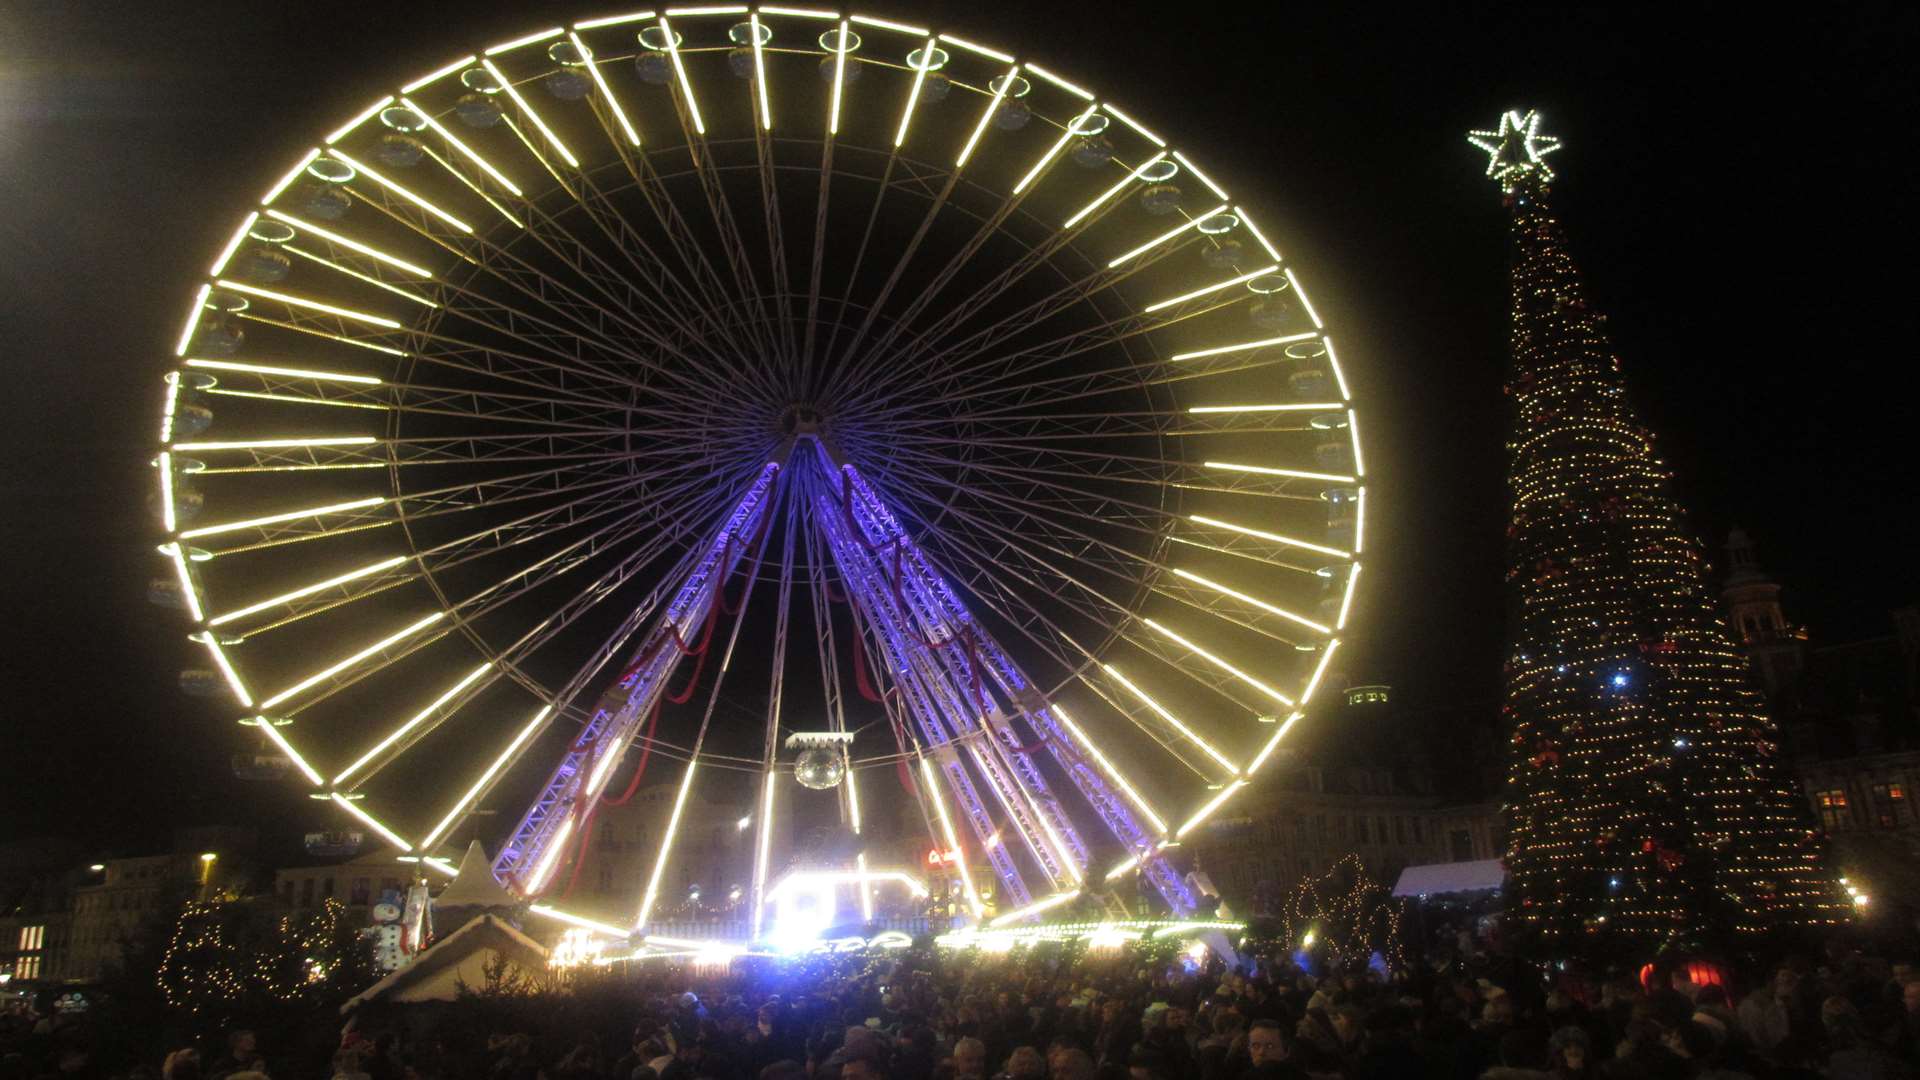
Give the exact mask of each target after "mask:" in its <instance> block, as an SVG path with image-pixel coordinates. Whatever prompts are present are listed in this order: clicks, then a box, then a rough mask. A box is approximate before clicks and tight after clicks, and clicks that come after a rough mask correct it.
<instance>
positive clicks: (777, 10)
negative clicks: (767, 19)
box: [760, 4, 840, 19]
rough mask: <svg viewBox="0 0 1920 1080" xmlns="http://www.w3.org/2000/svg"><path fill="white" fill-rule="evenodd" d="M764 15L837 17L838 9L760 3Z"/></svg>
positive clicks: (838, 15) (812, 17)
mask: <svg viewBox="0 0 1920 1080" xmlns="http://www.w3.org/2000/svg"><path fill="white" fill-rule="evenodd" d="M760 14H762V15H794V16H797V17H799V18H802V19H837V18H839V17H840V13H839V12H837V11H823V10H821V9H820V8H797V7H774V6H773V5H772V4H762V5H760Z"/></svg>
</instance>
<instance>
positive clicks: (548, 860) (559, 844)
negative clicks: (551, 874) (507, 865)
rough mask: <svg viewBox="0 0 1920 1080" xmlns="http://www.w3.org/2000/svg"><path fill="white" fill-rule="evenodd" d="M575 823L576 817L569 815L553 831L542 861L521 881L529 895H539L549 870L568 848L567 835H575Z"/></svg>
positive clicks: (521, 886)
mask: <svg viewBox="0 0 1920 1080" xmlns="http://www.w3.org/2000/svg"><path fill="white" fill-rule="evenodd" d="M573 823H574V819H573V818H571V817H569V818H567V819H566V820H565V821H562V822H561V823H560V827H559V828H558V829H555V830H554V831H553V836H552V838H551V839H549V840H548V841H547V850H546V851H545V852H543V853H542V854H541V856H540V861H539V862H538V863H536V864H534V867H533V874H532V875H531V876H530V877H528V878H527V879H526V880H525V881H522V882H521V883H520V889H521V891H522V892H524V893H526V894H527V895H528V896H537V895H539V893H540V887H541V886H542V885H544V884H546V880H547V872H548V871H549V870H552V869H553V864H554V862H555V860H557V859H559V858H560V853H561V852H562V851H565V850H566V849H567V837H569V836H572V835H573Z"/></svg>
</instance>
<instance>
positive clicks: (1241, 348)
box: [1168, 334, 1320, 412]
mask: <svg viewBox="0 0 1920 1080" xmlns="http://www.w3.org/2000/svg"><path fill="white" fill-rule="evenodd" d="M1319 336H1320V335H1318V334H1287V335H1284V336H1282V337H1275V338H1264V339H1262V340H1260V341H1243V342H1241V343H1240V344H1238V345H1220V346H1216V347H1214V348H1211V349H1197V350H1195V351H1193V352H1183V353H1175V354H1173V355H1172V356H1171V357H1168V359H1170V360H1198V359H1200V358H1201V357H1203V356H1222V355H1225V354H1226V353H1236V352H1247V351H1249V350H1251V349H1265V348H1268V347H1269V346H1273V345H1288V344H1291V343H1293V342H1296V341H1308V340H1311V339H1313V338H1316V337H1319ZM1195 411H1196V412H1197V411H1199V410H1197V409H1196V410H1195Z"/></svg>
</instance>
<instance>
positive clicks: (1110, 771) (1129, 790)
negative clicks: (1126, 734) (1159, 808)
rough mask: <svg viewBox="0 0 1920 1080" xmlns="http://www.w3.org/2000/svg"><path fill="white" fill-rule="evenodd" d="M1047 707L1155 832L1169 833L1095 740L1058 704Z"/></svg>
mask: <svg viewBox="0 0 1920 1080" xmlns="http://www.w3.org/2000/svg"><path fill="white" fill-rule="evenodd" d="M1047 707H1048V708H1049V709H1052V710H1053V715H1055V716H1057V717H1059V718H1060V722H1061V723H1063V724H1065V725H1066V726H1067V731H1069V732H1070V733H1072V735H1073V737H1074V740H1075V741H1077V742H1078V743H1079V744H1080V748H1081V749H1082V750H1085V751H1086V752H1087V753H1089V754H1091V755H1093V760H1094V761H1095V762H1097V763H1098V764H1099V766H1100V769H1101V771H1102V772H1105V773H1106V774H1107V777H1108V778H1109V779H1111V780H1112V781H1113V782H1114V783H1116V784H1119V785H1120V790H1121V791H1124V792H1126V795H1127V798H1128V799H1129V800H1131V801H1132V803H1133V805H1134V808H1135V809H1137V810H1139V811H1140V812H1141V813H1142V814H1144V815H1146V818H1147V820H1148V821H1150V822H1152V823H1153V828H1154V831H1155V832H1158V833H1161V834H1162V835H1164V834H1165V833H1166V831H1167V823H1166V822H1164V821H1162V820H1160V815H1159V814H1156V813H1154V812H1153V807H1151V806H1148V805H1147V800H1146V799H1144V798H1142V797H1141V795H1140V793H1139V792H1138V791H1135V790H1134V788H1133V785H1132V784H1129V783H1127V778H1126V777H1125V776H1122V775H1121V774H1120V770H1119V769H1116V768H1114V765H1113V762H1111V761H1108V760H1107V755H1105V754H1103V753H1101V752H1100V748H1099V747H1097V746H1095V745H1094V744H1093V740H1091V739H1089V738H1087V735H1086V732H1084V731H1081V730H1080V725H1078V724H1076V723H1074V722H1073V720H1072V718H1070V717H1069V716H1067V714H1066V712H1065V711H1064V710H1063V709H1061V708H1060V706H1059V705H1058V704H1049V705H1048V706H1047Z"/></svg>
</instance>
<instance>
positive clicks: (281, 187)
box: [260, 147, 320, 206]
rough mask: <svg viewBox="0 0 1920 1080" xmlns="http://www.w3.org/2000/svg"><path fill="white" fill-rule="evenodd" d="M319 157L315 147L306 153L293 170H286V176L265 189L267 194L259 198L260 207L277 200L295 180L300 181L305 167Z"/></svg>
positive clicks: (305, 169)
mask: <svg viewBox="0 0 1920 1080" xmlns="http://www.w3.org/2000/svg"><path fill="white" fill-rule="evenodd" d="M319 156H320V151H319V149H318V148H317V147H316V148H315V149H312V150H309V151H307V153H306V156H305V157H303V158H301V159H300V160H299V162H298V163H297V164H295V165H294V167H293V168H291V169H288V170H287V174H286V175H285V176H282V177H281V178H280V179H279V181H278V182H276V183H275V184H274V185H273V186H272V187H270V188H268V189H267V193H266V194H265V195H263V196H261V197H260V205H261V206H265V205H267V204H268V203H271V202H272V201H273V200H275V199H277V198H279V197H280V193H281V192H283V191H285V190H287V189H288V188H289V187H292V186H293V182H294V181H295V180H298V179H300V174H301V173H303V172H306V171H307V166H309V165H311V164H313V159H315V158H317V157H319Z"/></svg>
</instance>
